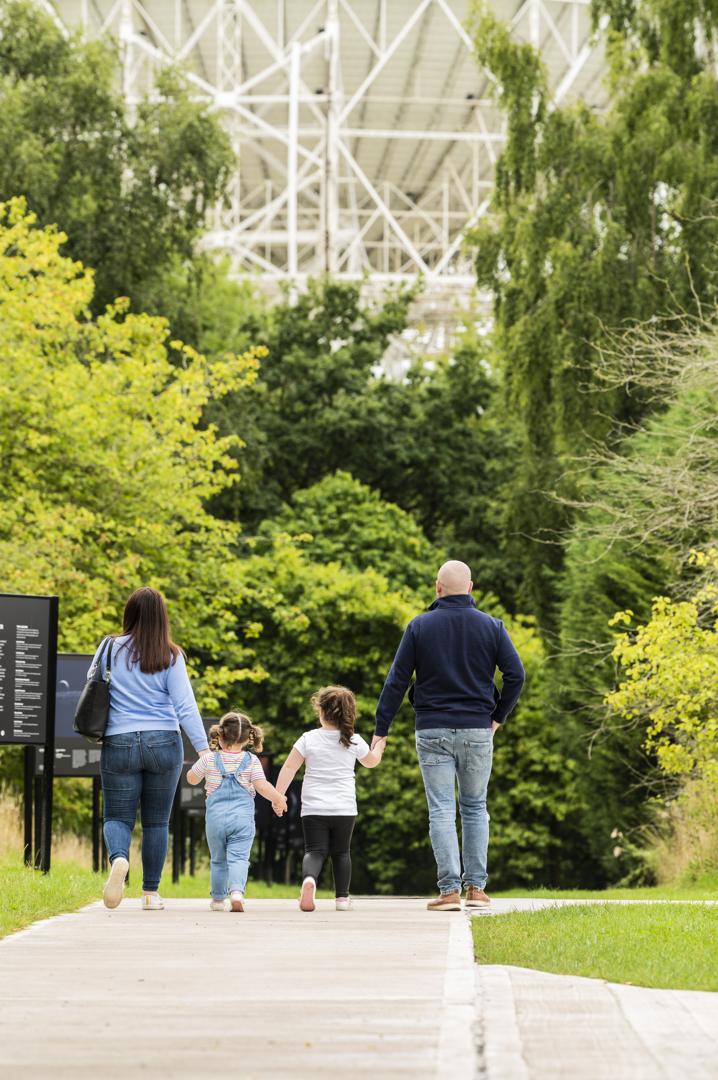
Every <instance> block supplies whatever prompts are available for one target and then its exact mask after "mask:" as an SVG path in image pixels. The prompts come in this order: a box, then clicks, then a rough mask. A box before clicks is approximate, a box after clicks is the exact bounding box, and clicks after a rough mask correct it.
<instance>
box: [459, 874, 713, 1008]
mask: <svg viewBox="0 0 718 1080" xmlns="http://www.w3.org/2000/svg"><path fill="white" fill-rule="evenodd" d="M532 895H535V894H532ZM693 898H694V899H695V897H693ZM472 929H473V935H474V952H475V956H476V959H477V961H478V962H479V963H480V964H511V965H513V966H516V967H527V968H535V969H537V970H539V971H550V972H555V973H556V974H558V975H586V976H589V977H593V978H599V979H607V980H608V981H609V982H618V983H628V984H629V985H633V986H652V987H662V988H667V989H672V990H718V950H717V949H716V947H715V942H716V940H718V907H708V906H706V907H703V906H702V905H698V904H675V905H674V904H671V905H668V904H665V905H664V904H656V905H653V904H636V905H631V906H620V905H618V904H592V905H590V906H588V905H586V906H576V907H562V908H547V909H545V910H543V911H533V912H530V911H525V912H524V911H521V912H512V913H510V914H508V915H499V916H491V917H488V916H485V917H482V918H476V919H473V920H472Z"/></svg>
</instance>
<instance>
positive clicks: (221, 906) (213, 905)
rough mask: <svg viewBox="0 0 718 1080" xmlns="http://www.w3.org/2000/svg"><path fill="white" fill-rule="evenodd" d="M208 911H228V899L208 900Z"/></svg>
mask: <svg viewBox="0 0 718 1080" xmlns="http://www.w3.org/2000/svg"><path fill="white" fill-rule="evenodd" d="M209 910H210V911H229V900H210V903H209Z"/></svg>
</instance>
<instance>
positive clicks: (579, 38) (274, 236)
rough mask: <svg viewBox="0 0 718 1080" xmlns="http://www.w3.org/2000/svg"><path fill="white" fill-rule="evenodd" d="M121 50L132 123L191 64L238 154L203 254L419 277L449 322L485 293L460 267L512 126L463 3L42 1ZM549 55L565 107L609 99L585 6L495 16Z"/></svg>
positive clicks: (536, 6) (277, 270)
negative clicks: (169, 76)
mask: <svg viewBox="0 0 718 1080" xmlns="http://www.w3.org/2000/svg"><path fill="white" fill-rule="evenodd" d="M42 2H43V6H45V7H46V9H48V10H51V11H52V12H53V14H54V15H55V16H56V17H57V18H58V19H59V20H60V21H61V23H62V24H63V25H64V26H66V27H73V28H75V27H77V26H80V27H82V28H83V29H84V32H85V33H86V34H88V35H97V34H102V33H109V34H111V35H113V36H114V37H115V38H116V39H117V40H118V42H119V44H120V48H121V50H122V57H123V63H122V71H123V90H124V94H125V97H126V99H127V102H128V104H129V106H130V108H131V107H132V106H133V105H134V104H136V102H137V101H138V100H139V99H140V97H141V96H142V95H143V94H145V93H147V92H151V90H152V86H153V84H154V81H155V77H156V74H157V71H158V69H159V68H161V67H162V66H164V65H167V64H173V65H176V64H180V65H182V67H183V68H184V69H185V71H186V72H187V75H188V78H189V79H190V81H191V83H192V85H193V86H194V88H195V89H196V91H197V94H198V96H199V97H200V98H202V99H204V100H206V101H207V102H209V103H210V106H211V108H212V109H215V110H217V111H219V112H220V113H221V114H222V117H223V121H224V123H225V125H226V128H227V130H228V132H229V134H230V138H231V140H232V144H233V146H234V148H235V151H236V155H237V167H236V171H235V173H234V175H233V178H232V182H231V185H230V190H229V194H228V198H227V200H226V202H225V204H223V205H222V206H221V207H218V208H217V209H216V211H215V213H214V215H213V219H212V221H211V222H209V227H208V231H207V234H206V236H205V237H204V240H203V245H204V247H205V248H206V249H208V250H213V251H219V252H222V253H225V254H226V255H227V256H229V258H230V260H231V265H232V268H233V270H234V272H235V273H237V274H246V273H252V274H255V275H257V276H258V277H259V278H260V279H262V280H263V281H265V282H267V283H272V282H274V283H280V282H282V281H290V282H293V283H295V284H298V285H301V284H302V282H303V281H304V280H306V278H307V276H309V275H316V274H318V273H322V272H325V271H326V272H330V273H331V274H333V275H335V276H337V277H339V278H345V279H361V278H363V277H365V276H367V275H370V278H371V281H372V282H374V283H378V284H379V285H380V286H381V285H384V284H385V283H387V282H409V281H414V280H416V277H417V275H421V276H422V277H423V279H424V282H425V290H424V295H425V297H426V299H427V302H429V306H431V304H432V303H433V304H434V305H436V307H437V309H441V310H443V311H446V305H447V304H449V303H454V302H455V301H456V300H457V299H461V298H465V297H466V296H467V295H468V290H470V289H471V287H472V285H473V284H474V282H475V278H474V275H473V273H472V268H471V265H470V259H469V256H468V255H467V254H466V253H465V252H464V251H463V250H462V236H463V235H464V233H465V231H466V229H467V227H469V226H470V225H471V224H472V223H473V222H475V221H476V220H477V219H478V218H479V217H480V216H481V215H482V214H483V213H485V211H486V209H487V206H488V200H489V197H490V193H491V189H492V183H493V175H494V167H495V164H496V160H497V157H498V155H499V154H500V152H501V147H502V144H503V142H504V139H505V120H504V117H503V115H502V113H501V111H500V109H499V108H498V107H497V105H496V102H495V100H493V98H492V96H491V93H490V91H491V86H490V81H489V77H488V76H487V74H486V73H485V72H482V71H481V70H480V68H479V67H478V66H477V63H476V59H475V57H474V55H473V51H472V41H471V39H470V37H469V35H468V33H467V30H466V28H465V22H466V19H467V16H468V14H469V5H468V3H467V2H466V0H464V2H461V0H317V2H316V3H315V2H312V0H115V2H108V0H57V2H56V3H54V4H51V3H50V0H42ZM492 6H493V8H494V9H495V11H496V13H497V14H498V15H499V16H500V17H501V18H502V19H504V20H505V21H506V22H507V24H508V25H509V26H510V27H511V30H512V33H513V34H514V35H515V36H516V37H517V38H519V39H521V40H526V41H530V42H532V43H533V44H534V45H535V46H536V47H537V48H539V49H540V51H541V53H542V56H543V58H544V60H545V63H546V65H547V68H548V71H549V78H550V82H551V87H552V92H553V95H554V100H555V101H556V102H557V103H558V102H562V101H565V100H566V99H570V98H571V97H574V96H582V97H584V98H588V99H589V100H598V98H599V95H600V75H601V71H602V67H603V62H602V57H601V56H600V55H599V53H598V51H597V49H596V48H595V47H594V46H593V44H592V40H591V23H590V9H589V3H588V0H524V2H521V3H520V2H518V0H493V4H492Z"/></svg>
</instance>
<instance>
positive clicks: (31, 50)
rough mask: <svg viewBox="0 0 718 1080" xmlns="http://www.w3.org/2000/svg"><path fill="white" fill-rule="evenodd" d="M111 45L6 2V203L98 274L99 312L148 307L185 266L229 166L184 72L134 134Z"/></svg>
mask: <svg viewBox="0 0 718 1080" xmlns="http://www.w3.org/2000/svg"><path fill="white" fill-rule="evenodd" d="M118 70H119V58H118V53H117V50H116V49H115V48H114V46H112V45H111V44H109V43H105V42H100V41H89V42H83V41H81V40H80V38H79V37H77V36H73V37H69V38H65V37H63V35H62V34H61V33H60V31H59V29H58V28H57V26H56V25H55V24H54V22H53V21H52V19H51V18H50V17H49V16H48V15H47V14H46V13H45V12H44V11H43V10H42V8H41V6H40V5H37V4H33V3H28V2H18V0H3V2H2V3H0V199H8V198H10V197H11V196H15V195H24V196H25V197H26V198H27V200H28V203H29V206H30V208H31V209H32V210H33V211H34V212H35V213H37V215H38V218H39V220H40V221H41V222H42V223H43V224H50V223H54V224H57V225H59V226H60V228H62V229H63V230H64V231H65V232H66V234H67V237H68V239H67V241H66V245H67V251H68V253H69V254H70V255H71V256H72V258H74V259H79V260H80V261H81V262H83V263H84V265H85V266H91V267H94V268H95V290H94V293H93V296H92V299H91V302H92V304H93V307H94V310H95V311H96V312H100V311H102V310H103V309H104V307H105V305H106V304H108V303H109V302H110V301H112V300H114V299H115V297H117V296H130V297H132V301H133V303H134V305H135V307H136V309H137V310H143V309H144V308H145V307H146V301H145V296H146V295H147V296H148V297H149V296H150V295H151V293H152V290H153V288H156V282H157V280H158V279H160V278H161V277H162V275H163V273H164V272H165V271H166V270H167V269H168V268H170V267H171V266H172V265H173V262H174V261H175V260H177V259H189V258H190V257H191V256H192V250H193V244H194V241H195V239H196V238H197V236H198V234H199V231H200V230H201V228H202V227H203V225H204V220H205V215H206V212H207V210H208V208H209V207H210V206H212V205H213V204H214V203H215V202H216V201H217V199H218V198H219V197H220V196H221V194H222V190H223V187H224V183H225V180H226V177H227V175H228V170H229V167H230V163H231V152H230V147H229V143H228V140H227V137H226V135H225V133H224V132H223V131H222V128H221V127H220V125H219V122H218V120H217V118H216V117H215V116H212V115H210V113H209V112H208V111H207V109H206V108H205V107H204V106H202V105H200V104H198V103H196V102H195V101H193V100H192V97H191V95H190V94H188V93H187V91H186V89H185V88H184V87H183V84H182V80H181V77H180V76H179V75H178V74H177V73H173V72H166V73H163V74H161V75H160V76H159V78H158V80H157V85H156V90H157V93H156V94H154V95H153V96H152V98H151V99H150V98H147V99H146V100H143V101H141V102H140V103H139V105H138V106H137V110H136V115H135V116H134V117H133V121H132V123H130V122H129V120H128V117H127V115H126V113H125V106H124V103H123V101H122V97H121V96H120V93H119V90H118Z"/></svg>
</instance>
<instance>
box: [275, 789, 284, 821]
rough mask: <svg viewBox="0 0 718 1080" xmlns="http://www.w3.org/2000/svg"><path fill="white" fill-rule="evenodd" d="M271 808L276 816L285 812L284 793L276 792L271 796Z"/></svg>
mask: <svg viewBox="0 0 718 1080" xmlns="http://www.w3.org/2000/svg"><path fill="white" fill-rule="evenodd" d="M272 810H274V813H275V814H276V815H277V817H281V816H282V814H285V813H286V812H287V797H286V795H280V794H279V792H277V794H276V795H273V796H272Z"/></svg>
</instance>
